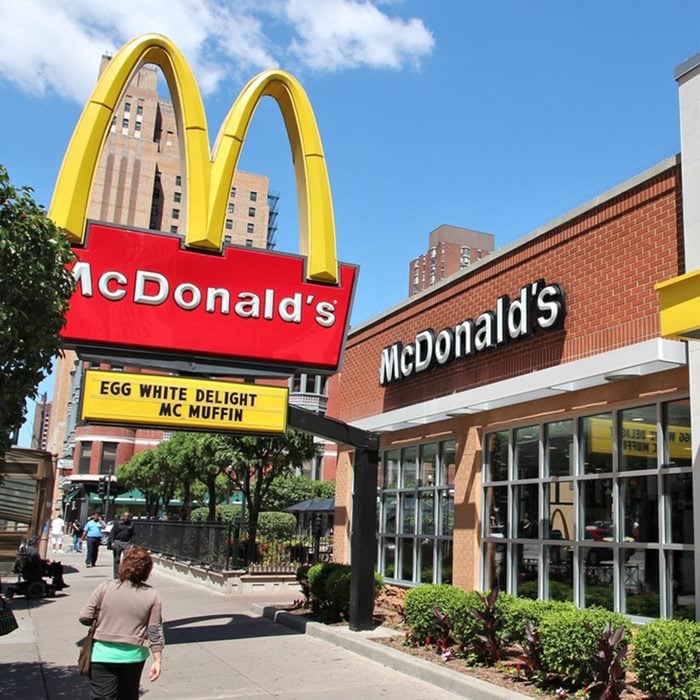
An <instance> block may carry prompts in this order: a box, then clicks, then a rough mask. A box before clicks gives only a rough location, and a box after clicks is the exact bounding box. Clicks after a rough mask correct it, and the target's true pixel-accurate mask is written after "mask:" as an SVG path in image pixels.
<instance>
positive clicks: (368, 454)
mask: <svg viewBox="0 0 700 700" xmlns="http://www.w3.org/2000/svg"><path fill="white" fill-rule="evenodd" d="M378 461H379V453H378V451H377V449H371V448H368V447H358V448H356V450H355V465H354V491H353V496H352V534H351V537H350V546H351V558H352V570H351V573H350V620H349V623H350V629H351V630H352V631H360V630H369V629H372V626H373V625H372V622H373V613H374V566H375V562H376V556H377V528H376V525H377V463H378Z"/></svg>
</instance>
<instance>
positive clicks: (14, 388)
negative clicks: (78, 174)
mask: <svg viewBox="0 0 700 700" xmlns="http://www.w3.org/2000/svg"><path fill="white" fill-rule="evenodd" d="M71 260H73V253H72V251H71V249H70V244H69V242H68V239H67V238H66V237H65V235H64V234H63V232H62V231H61V229H60V228H59V227H58V226H56V225H55V224H54V223H53V221H51V220H50V219H49V218H47V216H46V212H45V211H44V209H43V207H41V206H40V205H38V204H36V203H35V202H34V199H33V198H32V190H31V188H29V187H21V188H19V189H17V188H15V187H13V186H12V184H11V183H10V178H9V175H8V173H7V169H6V168H5V167H4V166H2V165H0V285H1V286H2V294H1V295H0V459H1V458H2V455H4V454H5V452H6V451H7V449H8V448H9V447H10V441H11V437H10V436H11V434H12V433H13V432H14V431H15V430H16V429H17V428H18V427H19V426H20V425H21V424H22V420H23V418H24V413H25V401H26V399H27V397H30V398H35V397H36V395H37V387H38V386H39V383H40V382H41V380H42V379H44V377H45V376H46V375H47V373H48V372H49V371H50V369H51V360H52V358H53V357H55V356H56V355H57V354H58V353H59V350H60V341H59V337H58V334H59V331H60V330H61V328H62V327H63V324H64V322H65V312H66V310H67V309H68V300H69V299H70V297H71V294H72V293H73V289H74V287H75V283H74V280H73V276H72V275H71V273H70V272H69V271H68V270H66V268H65V266H66V264H67V263H69V262H70V261H71Z"/></svg>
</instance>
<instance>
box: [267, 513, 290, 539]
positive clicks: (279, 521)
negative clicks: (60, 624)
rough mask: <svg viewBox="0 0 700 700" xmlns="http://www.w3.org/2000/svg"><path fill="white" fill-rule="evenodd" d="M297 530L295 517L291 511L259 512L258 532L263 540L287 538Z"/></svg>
mask: <svg viewBox="0 0 700 700" xmlns="http://www.w3.org/2000/svg"><path fill="white" fill-rule="evenodd" d="M296 530H297V519H296V518H295V517H294V515H292V513H260V516H259V519H258V534H259V535H260V537H261V538H262V539H265V540H274V541H277V542H279V541H281V540H289V539H291V538H292V537H294V535H295V533H296Z"/></svg>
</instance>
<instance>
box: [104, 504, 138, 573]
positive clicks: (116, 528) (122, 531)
mask: <svg viewBox="0 0 700 700" xmlns="http://www.w3.org/2000/svg"><path fill="white" fill-rule="evenodd" d="M133 540H134V524H133V523H132V522H131V513H129V512H128V511H125V512H124V513H122V515H121V518H119V520H117V522H116V523H114V525H112V529H111V530H110V532H109V548H110V549H111V550H112V557H113V559H114V578H119V564H120V562H121V560H122V555H123V554H124V552H126V550H127V549H129V547H131V544H132V542H133Z"/></svg>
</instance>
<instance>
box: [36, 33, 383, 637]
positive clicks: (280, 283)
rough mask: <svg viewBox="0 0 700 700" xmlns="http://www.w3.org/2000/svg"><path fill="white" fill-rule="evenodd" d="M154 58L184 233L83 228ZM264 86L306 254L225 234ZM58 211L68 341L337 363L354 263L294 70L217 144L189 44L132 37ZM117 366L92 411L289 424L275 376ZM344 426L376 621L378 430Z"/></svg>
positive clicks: (90, 347) (76, 141)
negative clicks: (283, 135) (355, 474)
mask: <svg viewBox="0 0 700 700" xmlns="http://www.w3.org/2000/svg"><path fill="white" fill-rule="evenodd" d="M145 63H151V64H155V65H156V66H158V67H159V68H160V69H161V70H162V71H163V74H164V75H165V79H166V81H167V83H168V88H169V90H170V94H171V95H172V97H173V103H174V105H175V112H176V119H177V123H178V133H179V135H180V142H181V152H182V153H183V155H184V173H185V178H184V179H185V183H186V186H185V192H186V198H187V201H186V206H185V211H186V213H187V214H186V215H187V218H186V226H185V231H186V233H185V236H184V239H183V238H180V237H177V236H174V235H167V234H162V233H160V234H155V233H153V232H146V231H135V230H131V229H125V228H120V227H115V226H112V225H109V224H105V223H99V222H92V223H90V224H89V225H88V226H87V227H86V216H87V211H88V205H89V200H90V192H91V190H92V182H93V179H94V176H95V171H96V168H97V163H98V161H99V158H100V156H101V153H102V148H103V144H104V141H105V139H106V137H107V133H108V130H109V127H110V125H111V123H112V120H113V117H114V114H115V111H116V108H117V105H118V103H119V100H120V98H121V95H122V93H123V92H124V90H125V89H126V86H127V85H128V84H129V82H130V80H131V78H132V77H133V76H134V74H135V73H136V72H137V71H138V70H139V68H140V67H141V66H142V65H143V64H145ZM266 96H268V97H272V98H273V99H274V100H275V101H276V102H277V104H278V106H279V108H280V111H281V114H282V118H283V120H284V123H285V127H286V129H287V135H288V137H289V143H290V146H291V150H292V159H293V163H294V170H295V176H296V184H297V199H298V211H299V253H300V254H299V255H296V256H294V255H280V254H278V253H273V252H270V251H262V250H249V249H242V248H234V247H229V248H226V247H224V246H223V231H224V223H225V219H226V210H227V204H228V198H229V192H230V188H231V183H232V181H233V177H234V174H235V171H236V166H237V163H238V158H239V155H240V151H241V148H242V147H243V143H244V141H245V137H246V133H247V130H248V126H249V123H250V120H251V118H252V116H253V113H254V112H255V109H256V108H257V105H258V103H259V102H260V100H261V99H262V98H263V97H266ZM49 217H50V218H51V219H53V221H54V222H55V223H56V224H57V225H58V226H60V227H61V228H63V229H64V230H65V232H66V234H67V235H68V237H69V238H70V239H71V241H72V242H73V250H74V252H75V253H76V257H77V261H76V262H75V263H73V264H72V271H73V275H74V277H75V279H76V282H77V290H76V293H75V294H74V296H73V298H72V300H71V306H70V310H69V312H68V314H67V322H66V326H65V328H64V330H63V333H62V336H63V341H64V346H65V347H68V348H73V349H75V350H76V351H78V352H79V353H83V354H85V353H90V354H91V355H92V356H97V357H100V356H102V357H109V358H117V359H119V360H120V361H122V362H124V363H125V364H126V363H128V364H133V365H137V366H138V365H139V362H141V363H143V364H147V365H149V366H158V367H159V369H160V370H165V371H167V370H171V371H172V372H175V370H177V369H178V368H182V366H183V363H185V364H186V365H187V364H189V370H190V372H197V371H198V369H199V368H202V367H205V366H206V367H221V368H222V373H223V372H225V373H227V374H233V373H234V372H236V373H237V374H238V376H246V374H249V375H253V374H254V375H256V376H261V375H264V374H265V373H267V374H269V375H277V376H279V375H280V374H286V375H287V376H288V375H291V374H292V373H294V372H296V371H299V370H306V369H309V370H311V371H313V372H317V373H325V374H332V373H334V372H336V371H337V370H338V369H339V367H340V364H341V360H342V353H343V347H344V342H345V336H346V333H347V328H348V324H349V318H350V308H351V305H352V297H353V293H354V287H355V283H356V278H357V269H356V267H355V266H352V265H346V264H341V263H339V262H338V260H337V255H336V242H335V223H334V219H333V205H332V199H331V192H330V185H329V182H328V172H327V168H326V163H325V156H324V153H323V147H322V145H321V139H320V136H319V133H318V128H317V126H316V120H315V117H314V113H313V110H312V108H311V104H310V102H309V100H308V97H307V95H306V93H305V92H304V90H303V88H302V87H301V85H300V84H299V82H298V81H297V80H296V79H295V78H293V77H292V76H291V75H290V74H288V73H286V72H284V71H280V70H269V71H264V72H262V73H260V74H259V75H257V76H255V77H254V78H253V79H252V80H251V81H250V82H249V83H248V84H247V85H246V86H245V87H244V88H243V90H242V92H241V94H240V95H239V97H238V98H237V99H236V101H235V102H234V104H233V106H232V108H231V110H230V111H229V113H228V115H227V117H226V119H225V120H224V123H223V125H222V128H221V130H220V132H219V136H218V138H217V140H216V145H215V149H214V155H213V157H211V155H210V152H209V136H208V133H207V126H206V119H205V115H204V108H203V105H202V99H201V95H200V93H199V89H198V88H197V85H196V82H195V80H194V76H193V74H192V71H191V69H190V67H189V66H188V64H187V62H186V60H185V58H184V56H183V55H182V54H181V53H180V51H179V50H178V49H177V48H176V47H175V45H174V44H173V43H172V42H171V41H170V40H169V39H167V38H166V37H164V36H162V35H159V34H145V35H143V36H139V37H136V38H134V39H132V40H131V41H129V42H127V44H125V45H124V46H123V47H122V48H121V49H120V50H119V51H118V52H117V53H116V54H115V55H114V57H113V58H112V59H111V60H110V61H109V63H108V64H107V66H106V68H105V70H104V72H103V73H102V75H101V76H100V78H99V80H98V83H97V85H96V87H95V89H94V91H93V93H92V95H91V97H90V99H89V101H88V103H87V104H86V106H85V109H84V110H83V113H82V115H81V117H80V119H79V121H78V124H77V126H76V129H75V131H74V133H73V136H72V138H71V141H70V144H69V146H68V149H67V151H66V155H65V158H64V161H63V165H62V166H61V170H60V172H59V175H58V179H57V182H56V188H55V190H54V197H53V200H52V203H51V207H50V210H49ZM199 371H200V372H201V369H199ZM118 374H120V377H114V376H110V375H106V374H104V373H100V372H95V373H92V372H89V373H88V377H87V380H86V383H85V387H86V388H85V394H84V399H83V417H84V418H85V420H88V421H95V422H104V423H113V422H118V423H124V422H126V423H132V422H136V423H138V424H143V425H158V426H163V427H166V426H167V427H172V428H176V429H177V428H180V429H183V428H184V429H193V428H194V429H203V430H204V429H206V430H240V431H244V432H247V433H250V432H253V433H255V432H257V433H274V432H277V431H283V430H284V428H286V420H287V417H286V411H284V410H282V406H281V401H282V398H281V396H280V395H276V394H274V393H270V394H269V395H268V394H267V389H268V388H270V387H262V386H260V385H257V384H256V385H253V386H254V389H252V388H250V387H251V385H247V384H246V385H243V388H241V387H240V386H235V385H233V384H231V383H223V382H218V383H209V380H199V379H198V380H196V381H194V380H191V379H187V378H183V377H177V376H172V375H170V376H162V375H157V376H156V375H150V374H149V375H145V374H143V375H142V374H137V375H127V374H125V373H118ZM224 384H225V386H223V385H224ZM134 397H138V400H135V399H134ZM244 401H245V403H243V402H244ZM284 403H285V407H286V403H287V399H286V395H285V398H284ZM326 420H328V419H326ZM302 422H304V421H302ZM314 425H315V427H316V428H317V429H323V426H320V428H319V425H318V423H315V424H314ZM343 425H344V424H343ZM296 427H301V426H296ZM344 428H345V435H346V437H348V438H349V440H350V441H349V442H348V440H340V441H341V442H346V443H347V444H351V445H353V446H357V447H360V448H361V450H360V452H361V453H362V456H361V458H360V460H359V462H358V464H357V465H356V469H360V471H362V477H361V485H360V486H359V488H358V489H356V491H355V496H354V498H355V512H356V514H357V515H356V518H354V524H353V542H354V543H355V542H356V545H355V546H354V549H353V570H352V580H351V589H352V590H351V628H352V629H364V628H366V627H367V626H368V625H371V620H372V601H373V595H372V594H371V591H372V588H371V586H373V576H374V558H373V552H374V550H375V547H374V544H373V541H374V527H375V524H374V501H375V490H376V469H377V450H376V442H377V441H376V437H372V436H369V434H367V433H364V432H363V431H357V430H355V429H353V428H351V427H350V426H344ZM310 432H314V430H313V429H311V430H310ZM331 432H333V431H331ZM341 432H342V431H341ZM319 434H321V435H323V433H319ZM368 436H369V437H368ZM341 437H342V436H341ZM331 439H333V438H331ZM368 439H369V440H370V443H372V444H371V445H370V446H368V445H367V444H366V442H367V440H368ZM372 470H373V472H374V476H373V479H374V481H373V483H374V485H375V486H374V487H372V485H371V483H372V479H371V478H370V474H369V472H370V471H372ZM365 472H367V473H365ZM360 500H361V501H362V504H360ZM365 501H366V502H365ZM355 531H357V533H358V534H357V535H356V534H355ZM356 538H361V540H360V539H357V541H356Z"/></svg>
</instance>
